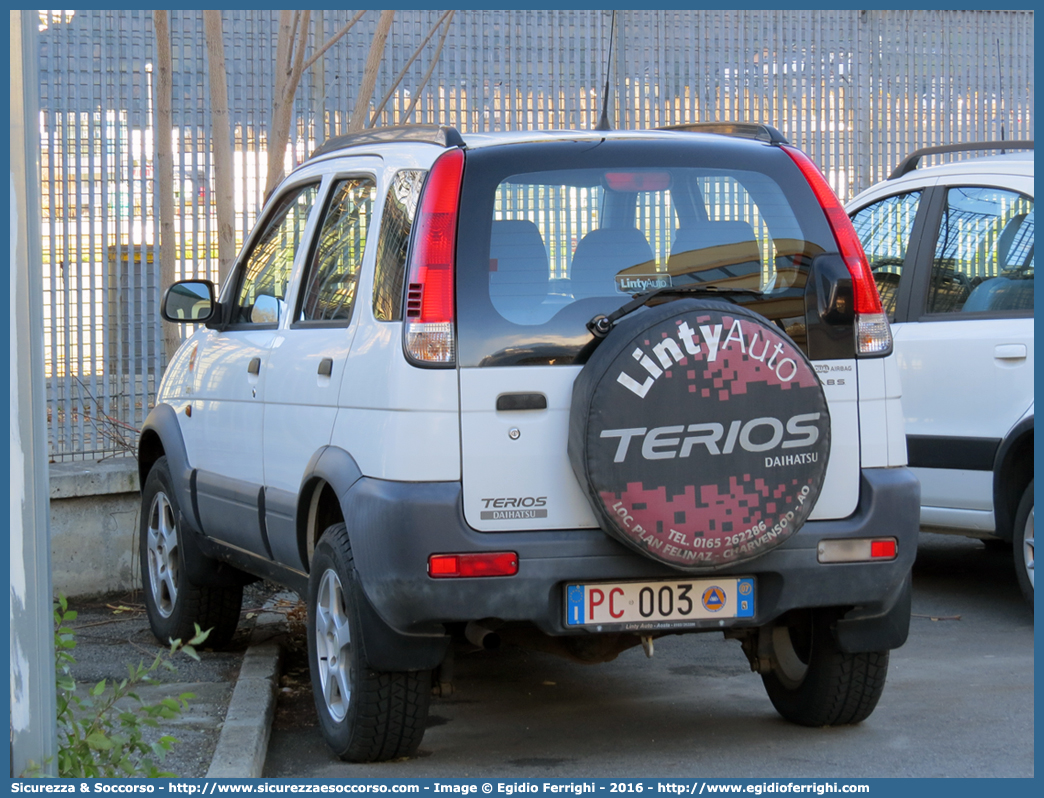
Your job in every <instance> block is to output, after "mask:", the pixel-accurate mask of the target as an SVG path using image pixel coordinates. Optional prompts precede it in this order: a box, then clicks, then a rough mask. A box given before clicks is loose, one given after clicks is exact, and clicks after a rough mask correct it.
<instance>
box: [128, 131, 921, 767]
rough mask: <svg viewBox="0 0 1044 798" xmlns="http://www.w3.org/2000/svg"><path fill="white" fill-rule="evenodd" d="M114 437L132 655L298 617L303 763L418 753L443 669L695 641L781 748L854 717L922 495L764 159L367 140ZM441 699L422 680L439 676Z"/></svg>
mask: <svg viewBox="0 0 1044 798" xmlns="http://www.w3.org/2000/svg"><path fill="white" fill-rule="evenodd" d="M163 314H164V317H165V318H167V319H171V320H177V321H183V322H202V323H204V324H205V327H204V328H202V329H200V330H198V331H197V332H195V334H194V335H193V336H192V337H191V338H190V339H189V340H188V341H187V342H186V343H185V345H184V347H183V348H182V349H181V350H180V351H179V352H178V353H177V355H176V356H175V357H174V358H173V359H172V361H171V363H170V365H169V367H168V369H167V372H166V374H165V375H164V379H163V383H162V386H161V389H160V395H159V402H158V404H157V407H156V408H155V409H154V410H153V411H152V413H151V414H150V416H149V418H148V420H147V422H146V425H145V429H144V431H143V434H142V437H141V445H140V452H139V462H140V470H141V483H142V485H143V497H142V500H143V505H142V528H141V558H142V574H143V579H144V587H145V597H146V605H147V607H148V612H149V618H150V621H151V623H152V628H153V631H154V632H155V633H156V635H157V636H158V637H159V638H160V639H166V638H167V637H170V636H183V635H185V634H188V633H189V632H190V631H191V628H192V624H193V623H196V622H198V623H200V624H201V625H202V626H204V627H213V628H214V632H212V636H211V641H212V642H214V643H217V644H220V643H222V642H224V641H227V640H228V638H229V637H230V636H231V634H232V632H233V631H234V629H235V625H236V620H237V618H238V607H239V598H240V594H241V589H242V588H241V586H242V584H243V583H244V582H245V581H248V580H250V579H252V578H255V577H266V578H269V579H273V580H275V581H278V582H281V583H283V584H286V585H289V586H291V587H292V588H294V589H296V590H298V591H299V592H300V593H301V594H302V595H304V596H307V601H308V609H309V624H308V633H309V656H310V660H311V668H312V684H313V688H314V692H315V698H316V706H317V711H318V714H319V719H320V724H321V727H322V729H323V733H324V735H325V738H326V740H327V742H328V743H329V744H330V746H331V748H332V749H333V750H334V751H335V752H336V753H337V754H338V755H339V756H341V757H344V758H346V759H349V760H353V761H369V760H377V759H388V758H394V757H399V756H404V755H408V754H410V753H412V752H414V751H415V750H416V748H417V745H418V744H419V742H420V739H421V736H422V735H423V733H424V725H425V715H426V712H427V707H428V698H429V694H430V691H431V688H432V682H433V678H434V679H435V681H436V682H442V681H443V680H445V678H446V674H447V672H448V670H449V669H448V667H443V666H444V665H445V664H446V657H447V652H448V651H449V650H450V649H449V643H450V640H451V637H452V636H454V635H459V636H460V637H462V638H466V639H468V640H470V641H472V642H473V643H475V644H477V645H482V646H485V647H493V646H495V645H497V644H498V642H500V641H504V642H508V643H516V644H519V645H537V646H538V647H540V648H542V649H544V650H549V649H550V650H554V651H557V652H559V653H561V654H564V655H567V656H569V657H572V658H574V659H580V660H583V661H587V662H599V661H606V660H610V659H612V658H614V657H615V656H616V655H617V654H618V653H619V652H620V651H623V650H625V649H627V648H629V647H631V646H636V645H644V646H645V648H646V651H647V652H648V653H650V654H651V653H652V651H653V640H654V638H656V637H659V636H662V635H668V634H682V633H691V632H710V631H717V632H724V633H725V634H726V636H728V637H730V638H734V639H737V640H738V641H739V642H740V643H741V645H742V649H743V651H744V653H745V654H746V656H747V657H748V659H749V661H750V663H751V667H752V670H754V671H756V672H758V673H760V674H761V675H762V678H763V680H764V684H765V687H766V689H767V692H768V694H769V697H770V699H771V701H772V703H773V705H774V706H775V707H776V709H777V710H778V711H779V712H780V713H781V714H782V715H783V716H784V717H786V718H788V719H789V720H792V721H794V722H796V723H801V724H805V725H810V726H823V725H831V724H841V723H855V722H858V721H861V720H863V719H864V718H866V717H867V716H868V715H869V714H870V713H871V712H872V711H873V709H874V706H875V705H876V704H877V700H878V698H879V696H880V695H881V691H882V689H883V687H884V680H885V674H886V671H887V664H888V651H889V650H890V649H892V648H895V647H897V646H900V645H902V643H903V642H904V641H905V639H906V635H907V631H908V627H909V614H910V569H911V566H912V563H913V559H914V556H915V552H916V536H917V507H918V485H917V480H916V479H915V478H914V476H913V474H912V473H911V472H910V471H909V469H907V468H905V462H906V459H905V458H906V446H905V437H904V431H903V421H902V410H901V405H900V397H899V392H898V370H897V368H896V363H895V358H894V356H892V355H891V346H892V344H891V336H890V333H889V327H888V323H887V320H886V319H885V316H884V314H883V312H882V308H881V304H880V299H879V297H878V294H877V290H876V288H875V287H874V282H873V278H872V277H871V275H870V271H869V268H868V267H867V264H866V261H865V258H864V257H863V254H862V249H861V248H860V246H859V242H858V239H857V238H856V236H855V233H854V231H853V229H852V226H851V224H850V222H849V220H848V217H847V216H846V215H845V213H844V210H843V208H842V207H841V206H840V204H839V203H838V201H837V198H836V197H835V196H834V194H833V193H832V192H831V191H830V189H829V187H828V186H827V183H826V181H825V180H824V178H823V176H822V175H821V173H820V172H819V171H818V169H816V167H815V166H814V165H813V164H812V162H811V161H809V160H808V158H807V157H806V156H805V155H803V154H802V153H801V152H800V151H798V150H796V149H794V148H793V147H791V146H789V145H788V144H787V143H786V141H785V140H783V138H782V137H781V136H780V135H779V133H778V131H776V130H774V129H773V128H770V127H764V126H754V125H748V126H742V125H740V126H735V125H730V126H711V127H709V128H705V127H699V126H698V127H697V128H695V129H693V130H669V131H641V132H598V131H572V132H557V133H555V132H529V133H505V134H498V135H494V134H488V135H487V134H469V135H468V136H467V137H466V140H465V138H462V137H461V135H460V134H459V133H458V132H457V131H455V130H453V129H451V128H437V127H409V128H391V129H383V130H376V131H370V132H367V133H363V134H359V135H353V136H348V137H345V138H342V139H337V140H334V141H331V142H329V143H327V144H326V145H324V146H323V147H322V148H321V149H320V150H319V151H318V152H317V153H316V154H315V155H314V156H313V157H312V158H311V159H309V160H308V161H307V162H306V163H305V164H303V165H302V166H301V167H300V168H298V169H297V170H295V171H294V173H293V174H291V175H290V176H289V177H288V178H287V179H286V180H285V181H284V182H283V184H282V185H281V186H280V187H279V188H278V190H277V191H276V192H275V193H274V194H273V196H272V198H271V200H270V202H269V203H268V205H267V207H266V208H265V210H264V212H263V213H262V215H261V218H260V220H259V222H258V224H257V226H256V228H255V230H254V231H253V233H252V234H251V235H250V237H249V239H248V240H247V242H246V245H245V247H244V249H243V252H242V255H241V256H240V258H239V260H238V262H237V263H236V265H235V268H234V270H233V271H232V276H231V278H230V280H229V281H228V283H227V285H225V286H224V287H223V290H222V292H221V296H220V300H217V299H216V298H215V295H214V287H213V286H212V285H211V284H210V283H208V282H206V281H199V280H195V281H186V282H182V283H178V284H176V285H174V286H173V287H172V288H170V290H169V291H168V293H167V295H166V297H165V298H164V305H163ZM440 668H441V671H439V669H440Z"/></svg>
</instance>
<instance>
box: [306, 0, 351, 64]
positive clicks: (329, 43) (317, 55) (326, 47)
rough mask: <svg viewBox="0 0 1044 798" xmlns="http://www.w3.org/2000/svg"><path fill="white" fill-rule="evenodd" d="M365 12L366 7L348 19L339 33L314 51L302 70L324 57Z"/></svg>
mask: <svg viewBox="0 0 1044 798" xmlns="http://www.w3.org/2000/svg"><path fill="white" fill-rule="evenodd" d="M365 13H366V11H365V9H364V10H362V11H357V12H356V13H355V16H354V17H352V18H351V19H350V20H348V24H347V25H345V26H344V27H343V28H341V29H340V30H339V31H337V33H335V34H334V35H333V36H331V37H330V38H329V39H327V40H326V44H324V45H323V46H322V47H320V48H319V49H318V50H316V51H315V52H314V53H312V57H311V58H309V59H308V60H307V61H305V63H304V67H303V68H302V70H301V71H302V72H304V71H307V70H308V69H310V68H311V67H312V65H313V64H315V62H316V61H318V60H319V59H320V58H322V57H323V53H325V52H326V51H327V50H329V49H330V48H331V47H333V46H334V45H335V44H337V42H338V41H339V40H340V39H342V38H343V37H344V35H345V34H346V33H347V32H348V31H350V30H351V29H352V27H353V26H354V25H355V23H356V22H358V21H359V20H360V19H362V15H363V14H365Z"/></svg>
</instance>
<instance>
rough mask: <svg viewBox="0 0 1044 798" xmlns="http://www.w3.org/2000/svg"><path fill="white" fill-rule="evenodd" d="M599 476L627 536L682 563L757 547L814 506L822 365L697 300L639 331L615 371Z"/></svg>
mask: <svg viewBox="0 0 1044 798" xmlns="http://www.w3.org/2000/svg"><path fill="white" fill-rule="evenodd" d="M587 435H588V441H587V445H588V451H589V452H590V457H591V465H590V467H589V472H590V474H591V481H592V483H593V486H594V487H595V488H596V489H597V491H598V495H599V497H600V498H601V500H602V503H603V505H604V512H605V514H606V515H607V516H608V518H609V519H610V520H611V522H612V524H613V525H614V526H615V529H616V531H617V532H618V533H619V534H621V535H622V536H624V537H625V538H626V539H627V540H628V541H629V542H630V543H631V544H632V545H636V546H637V547H639V548H641V549H642V550H644V551H645V552H646V553H647V554H648V555H649V556H652V557H653V558H655V559H659V560H662V561H664V562H668V563H671V564H674V565H678V566H682V567H692V568H699V567H701V566H715V565H723V564H727V563H729V562H739V561H742V560H744V559H748V558H750V557H753V556H756V555H757V554H760V553H762V552H763V551H766V550H767V549H768V548H771V547H772V546H774V545H776V544H778V543H780V542H782V541H783V540H784V539H786V538H787V537H789V536H790V535H791V534H793V532H795V531H796V530H797V528H798V527H800V526H801V524H802V523H803V522H804V521H805V519H806V518H807V517H808V514H809V513H810V512H811V510H812V506H813V504H814V503H815V500H816V498H817V497H818V495H819V488H820V486H821V484H822V481H823V476H824V474H825V472H826V466H827V457H828V455H829V451H830V417H829V410H828V408H827V405H826V401H825V399H824V397H823V391H822V387H821V385H820V381H819V379H818V377H817V376H816V373H815V371H814V369H813V368H812V365H811V364H810V363H809V362H808V360H807V359H806V358H805V356H804V355H803V354H802V352H801V351H800V350H798V349H797V347H796V346H795V345H794V343H793V342H792V341H791V340H790V339H789V338H787V337H786V336H785V335H783V334H781V333H780V332H779V330H778V329H776V328H775V327H773V326H772V325H771V324H770V323H768V322H766V321H764V320H763V319H761V318H760V317H755V316H753V315H747V314H744V313H742V312H737V313H735V314H730V313H728V312H725V311H720V310H717V309H709V308H700V309H696V310H691V311H689V312H686V313H682V314H680V315H676V316H673V317H670V318H667V319H665V320H663V321H660V322H659V323H656V324H654V325H652V326H651V327H649V328H648V329H645V330H643V331H641V332H640V333H639V334H638V335H635V337H634V340H632V341H631V342H630V343H629V344H628V346H627V347H626V348H625V349H624V350H623V351H622V352H621V353H620V354H619V355H617V356H616V357H615V360H614V362H613V363H611V364H610V366H609V367H608V368H607V369H606V371H605V373H604V376H603V378H602V380H601V382H600V384H599V386H598V388H597V390H596V392H595V394H594V398H593V401H592V411H591V414H590V421H589V425H588V429H587Z"/></svg>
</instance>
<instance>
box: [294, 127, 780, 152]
mask: <svg viewBox="0 0 1044 798" xmlns="http://www.w3.org/2000/svg"><path fill="white" fill-rule="evenodd" d="M679 133H686V134H688V135H719V134H720V135H728V136H730V137H733V138H746V139H752V140H753V139H757V140H759V141H762V142H772V143H785V141H786V140H785V139H783V138H782V136H780V135H779V133H778V132H777V131H775V130H774V129H773V128H770V127H768V126H764V125H749V124H733V123H722V124H705V125H690V126H685V127H678V128H675V129H651V130H508V131H497V132H475V133H466V134H461V133H459V132H458V131H457V130H456V129H455V128H452V127H446V126H440V125H403V126H395V127H384V128H373V129H370V130H364V131H360V132H358V133H350V134H348V135H344V136H337V137H335V138H332V139H329V140H328V141H326V142H324V143H323V144H322V145H320V146H319V147H318V148H317V149H316V150H315V152H314V153H313V154H312V156H311V157H310V158H309V159H308V160H309V161H315V160H319V159H326V158H331V157H336V156H338V155H343V154H347V153H349V152H351V151H353V150H357V149H358V148H360V147H366V148H368V149H372V148H381V147H383V146H387V145H393V144H403V143H409V144H421V145H424V144H429V145H435V146H437V147H440V148H448V147H459V146H465V147H467V148H468V149H479V148H484V147H494V146H500V145H505V144H529V143H538V142H557V141H602V140H638V139H646V140H648V139H659V140H662V141H670V140H677V137H678V134H679Z"/></svg>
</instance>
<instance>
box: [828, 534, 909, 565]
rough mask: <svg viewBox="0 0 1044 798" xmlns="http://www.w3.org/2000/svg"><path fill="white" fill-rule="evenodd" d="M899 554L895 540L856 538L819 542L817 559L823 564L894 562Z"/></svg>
mask: <svg viewBox="0 0 1044 798" xmlns="http://www.w3.org/2000/svg"><path fill="white" fill-rule="evenodd" d="M898 554H899V547H898V544H897V542H896V539H895V538H857V539H855V540H821V541H819V550H818V559H819V561H820V562H823V563H836V562H873V561H874V560H879V561H880V560H894V559H895V558H896V556H898Z"/></svg>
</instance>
